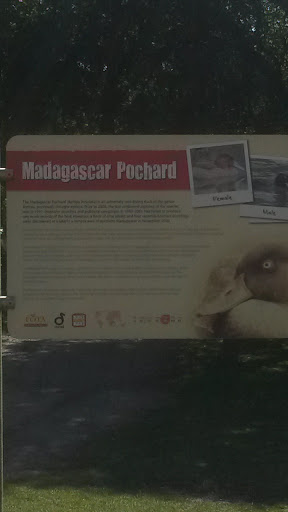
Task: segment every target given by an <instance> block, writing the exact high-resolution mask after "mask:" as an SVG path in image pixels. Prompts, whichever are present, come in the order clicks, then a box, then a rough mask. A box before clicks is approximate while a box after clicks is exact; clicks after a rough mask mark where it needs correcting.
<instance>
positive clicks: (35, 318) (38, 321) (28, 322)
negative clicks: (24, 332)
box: [24, 313, 48, 327]
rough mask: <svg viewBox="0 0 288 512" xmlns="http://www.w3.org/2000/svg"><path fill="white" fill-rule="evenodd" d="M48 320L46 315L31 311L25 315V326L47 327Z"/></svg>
mask: <svg viewBox="0 0 288 512" xmlns="http://www.w3.org/2000/svg"><path fill="white" fill-rule="evenodd" d="M47 326H48V324H47V321H46V318H45V316H44V315H38V314H36V313H30V314H29V315H27V316H26V317H25V323H24V327H47Z"/></svg>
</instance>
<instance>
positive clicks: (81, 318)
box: [72, 313, 86, 327]
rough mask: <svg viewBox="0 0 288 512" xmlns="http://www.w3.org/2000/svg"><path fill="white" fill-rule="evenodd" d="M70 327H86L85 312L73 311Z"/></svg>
mask: <svg viewBox="0 0 288 512" xmlns="http://www.w3.org/2000/svg"><path fill="white" fill-rule="evenodd" d="M72 327H86V314H85V313H73V315H72Z"/></svg>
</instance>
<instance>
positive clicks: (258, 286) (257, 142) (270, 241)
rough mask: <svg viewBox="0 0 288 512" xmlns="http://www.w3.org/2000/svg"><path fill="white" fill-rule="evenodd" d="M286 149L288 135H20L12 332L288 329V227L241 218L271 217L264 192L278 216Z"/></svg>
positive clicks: (72, 335)
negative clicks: (259, 212)
mask: <svg viewBox="0 0 288 512" xmlns="http://www.w3.org/2000/svg"><path fill="white" fill-rule="evenodd" d="M251 155H260V156H261V157H259V156H258V157H257V158H258V160H257V162H256V163H255V165H256V164H257V165H256V167H257V166H258V167H257V170H258V171H259V169H260V171H259V172H260V175H261V176H260V178H259V180H260V181H261V179H262V181H263V175H264V185H265V176H267V180H268V181H267V183H266V189H267V190H268V192H269V193H270V196H271V197H272V196H273V197H272V199H271V197H270V196H269V197H270V199H271V201H272V202H271V201H270V203H269V198H268V195H269V194H268V192H267V193H266V192H265V190H266V189H265V187H264V185H263V183H262V182H261V183H262V185H263V187H264V189H265V190H264V191H263V194H262V196H263V197H262V196H261V193H262V191H261V190H260V191H259V187H260V189H261V186H262V185H261V186H260V184H259V183H260V181H259V180H258V181H257V176H258V175H257V176H256V181H255V183H256V185H257V187H258V188H257V194H258V196H257V197H258V203H257V204H254V203H253V188H255V187H254V179H253V160H252V159H251ZM259 158H260V159H261V158H262V163H263V165H262V166H261V161H260V162H259ZM279 158H280V159H281V165H282V167H283V162H285V161H286V159H287V158H288V145H287V137H286V136H249V137H248V136H240V137H239V136H225V135H223V136H220V135H219V136H31V137H30V136H19V137H14V138H13V139H11V140H10V141H9V143H8V147H7V168H10V169H13V170H14V173H15V177H14V179H13V180H12V181H11V182H9V183H8V184H7V188H8V192H7V219H8V225H7V236H8V295H12V296H14V297H15V300H16V308H15V310H12V311H9V314H8V329H9V333H10V334H11V335H12V336H15V337H22V338H23V337H24V338H62V339H64V338H67V339H84V338H93V339H95V338H114V339H117V338H118V339H123V338H193V337H194V338H195V337H197V338H199V337H204V338H209V337H210V338H211V337H212V338H213V337H222V336H226V337H248V338H249V337H260V338H261V337H286V336H287V332H288V331H287V327H288V321H287V317H288V315H287V311H288V310H287V311H286V309H285V308H286V302H287V303H288V296H287V297H286V295H288V292H286V291H285V290H288V249H287V242H286V240H287V233H288V230H287V224H286V223H285V222H281V223H280V222H274V223H273V222H270V223H268V224H267V223H264V222H262V223H261V224H260V223H259V224H255V219H254V222H253V223H251V220H250V219H249V218H247V217H240V211H241V212H242V214H243V211H242V209H244V214H243V215H245V208H248V210H247V211H249V212H250V213H249V215H250V216H251V217H253V216H255V217H259V215H258V213H257V212H256V210H255V212H256V213H255V215H254V214H253V208H256V209H257V208H258V209H259V201H260V208H262V206H261V200H262V202H263V205H264V206H263V208H264V209H265V211H267V212H268V211H269V212H270V214H269V215H268V214H267V215H266V217H267V218H269V220H270V218H271V215H272V214H271V211H273V208H274V209H275V211H276V207H277V208H278V206H279V204H278V203H277V201H278V199H279V194H278V196H277V191H275V190H274V189H273V186H274V184H275V179H276V177H277V176H278V174H279V173H277V165H276V164H277V162H278V160H277V159H279ZM271 159H272V160H273V159H274V160H275V162H276V164H275V162H274V164H273V165H274V167H273V166H272V167H273V169H272V170H271ZM267 162H268V163H267ZM269 162H270V167H269V165H268V164H269ZM287 162H288V160H287ZM263 167H265V169H266V171H267V173H266V174H265V172H264V170H263ZM282 167H281V173H282V174H283V175H285V171H284V170H283V169H282ZM268 168H269V171H268ZM287 169H288V167H287ZM251 172H252V179H251ZM259 172H258V174H259ZM287 173H288V171H287ZM287 175H288V174H287ZM287 180H288V178H287ZM276 181H277V180H276ZM284 181H285V176H284ZM272 182H273V186H272V185H271V184H272ZM252 185H253V187H252ZM275 186H276V185H275ZM263 187H262V188H263ZM279 187H280V185H279ZM274 188H275V187H274ZM281 190H282V196H281V198H282V199H281V201H282V202H281V205H280V206H279V208H282V209H283V210H285V212H286V211H287V207H288V200H287V202H285V201H286V199H285V197H286V196H285V194H286V188H285V186H282V189H281ZM278 192H279V191H278ZM265 193H266V196H265ZM267 194H268V195H267ZM254 197H255V192H254ZM261 197H262V199H261ZM277 197H278V199H277ZM265 201H266V203H265ZM267 201H268V203H269V207H267ZM273 201H274V202H275V203H273ZM248 202H249V204H247V206H245V204H246V203H248ZM240 203H242V205H241V204H240ZM265 204H266V206H265ZM251 208H252V211H251ZM263 208H262V210H261V216H262V217H263V216H264V218H265V215H264V214H263ZM279 208H278V209H279ZM272 217H273V220H274V218H275V219H277V215H276V216H275V217H274V216H272ZM278 218H279V217H278ZM283 218H286V217H283ZM286 260H287V261H286ZM286 263H287V267H286ZM249 265H250V266H249ZM286 269H287V274H286ZM281 283H282V285H281ZM283 283H284V284H285V285H286V284H287V287H286V288H285V286H284V285H283ZM284 288H285V289H284ZM287 307H288V306H287Z"/></svg>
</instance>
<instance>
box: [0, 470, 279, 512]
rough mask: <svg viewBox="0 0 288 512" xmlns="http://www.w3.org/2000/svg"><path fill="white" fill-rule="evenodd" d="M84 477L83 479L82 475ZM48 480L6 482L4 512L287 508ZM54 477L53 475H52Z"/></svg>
mask: <svg viewBox="0 0 288 512" xmlns="http://www.w3.org/2000/svg"><path fill="white" fill-rule="evenodd" d="M79 476H80V480H81V475H79ZM48 480H49V477H46V481H45V480H43V479H41V478H40V479H39V478H37V479H34V480H33V481H32V482H31V481H30V483H29V484H26V483H22V484H21V483H17V484H15V483H6V485H5V494H4V512H20V511H21V512H40V511H41V512H95V511H96V510H97V511H98V510H99V512H222V511H223V512H238V511H239V512H258V511H259V512H264V511H269V512H278V511H279V512H283V511H285V510H287V511H288V507H285V506H281V505H273V506H261V505H253V504H241V503H229V502H224V501H212V500H208V499H207V500H206V499H203V498H201V499H197V498H191V497H181V496H171V494H170V495H169V493H165V492H164V493H163V494H162V495H158V496H157V495H152V494H150V493H149V492H147V493H143V492H141V493H135V494H129V493H125V492H119V493H116V492H112V491H110V490H108V489H105V488H99V489H96V488H94V487H92V486H91V487H89V486H87V487H86V488H83V487H81V482H80V484H79V488H69V487H68V486H63V487H62V486H60V487H49V488H45V485H46V484H47V483H48ZM52 480H53V478H52Z"/></svg>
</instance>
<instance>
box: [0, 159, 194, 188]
mask: <svg viewBox="0 0 288 512" xmlns="http://www.w3.org/2000/svg"><path fill="white" fill-rule="evenodd" d="M7 168H9V169H13V170H14V179H13V180H12V181H10V182H8V183H7V188H8V190H31V191H32V190H55V191H57V190H66V191H68V190H71V191H72V190H189V188H190V185H189V175H188V165H187V158H186V152H185V151H180V150H178V151H176V150H171V151H164V150H162V151H155V150H154V151H143V150H141V151H127V150H126V151H123V150H122V151H10V152H8V153H7Z"/></svg>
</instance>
